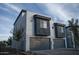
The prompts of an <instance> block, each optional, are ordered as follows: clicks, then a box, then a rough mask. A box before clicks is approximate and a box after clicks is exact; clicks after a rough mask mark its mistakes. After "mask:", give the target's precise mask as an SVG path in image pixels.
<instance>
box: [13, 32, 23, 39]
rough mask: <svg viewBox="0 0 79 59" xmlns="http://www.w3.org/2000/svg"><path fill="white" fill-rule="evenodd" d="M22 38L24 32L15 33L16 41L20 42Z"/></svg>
mask: <svg viewBox="0 0 79 59" xmlns="http://www.w3.org/2000/svg"><path fill="white" fill-rule="evenodd" d="M21 37H22V32H21V31H20V30H18V31H16V32H14V33H13V39H14V40H16V41H19V40H20V38H21Z"/></svg>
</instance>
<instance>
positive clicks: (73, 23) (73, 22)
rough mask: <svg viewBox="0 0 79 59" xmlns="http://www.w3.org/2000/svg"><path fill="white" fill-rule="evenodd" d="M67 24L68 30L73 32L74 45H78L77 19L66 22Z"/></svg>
mask: <svg viewBox="0 0 79 59" xmlns="http://www.w3.org/2000/svg"><path fill="white" fill-rule="evenodd" d="M68 22H69V26H70V30H71V31H72V32H73V35H74V41H75V45H76V44H77V45H79V34H78V28H79V26H78V19H73V18H72V19H71V20H69V21H68Z"/></svg>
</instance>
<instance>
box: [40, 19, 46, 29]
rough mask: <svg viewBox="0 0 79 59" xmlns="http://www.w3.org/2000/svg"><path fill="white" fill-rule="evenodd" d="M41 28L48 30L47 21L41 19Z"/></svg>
mask: <svg viewBox="0 0 79 59" xmlns="http://www.w3.org/2000/svg"><path fill="white" fill-rule="evenodd" d="M40 28H47V21H45V20H41V19H40Z"/></svg>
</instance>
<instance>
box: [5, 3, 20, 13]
mask: <svg viewBox="0 0 79 59" xmlns="http://www.w3.org/2000/svg"><path fill="white" fill-rule="evenodd" d="M4 5H6V6H7V7H9V8H11V9H12V10H13V11H15V12H17V13H18V12H20V10H21V9H20V7H16V6H15V5H13V4H4Z"/></svg>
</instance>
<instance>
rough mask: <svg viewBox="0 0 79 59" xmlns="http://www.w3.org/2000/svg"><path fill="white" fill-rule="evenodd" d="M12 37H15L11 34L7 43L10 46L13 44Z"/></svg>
mask: <svg viewBox="0 0 79 59" xmlns="http://www.w3.org/2000/svg"><path fill="white" fill-rule="evenodd" d="M12 39H13V37H11V36H10V37H9V38H8V41H7V44H8V45H9V46H11V45H12Z"/></svg>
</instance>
